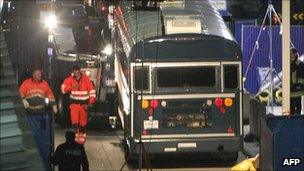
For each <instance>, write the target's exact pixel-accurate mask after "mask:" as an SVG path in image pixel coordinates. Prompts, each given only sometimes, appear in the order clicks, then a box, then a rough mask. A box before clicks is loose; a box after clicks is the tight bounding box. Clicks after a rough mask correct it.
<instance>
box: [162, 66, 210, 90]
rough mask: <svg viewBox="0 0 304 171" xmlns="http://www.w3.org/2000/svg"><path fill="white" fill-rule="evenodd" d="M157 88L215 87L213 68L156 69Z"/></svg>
mask: <svg viewBox="0 0 304 171" xmlns="http://www.w3.org/2000/svg"><path fill="white" fill-rule="evenodd" d="M157 86H158V87H160V88H165V87H215V67H169V68H158V69H157Z"/></svg>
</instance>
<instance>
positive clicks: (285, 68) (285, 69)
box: [282, 0, 290, 115]
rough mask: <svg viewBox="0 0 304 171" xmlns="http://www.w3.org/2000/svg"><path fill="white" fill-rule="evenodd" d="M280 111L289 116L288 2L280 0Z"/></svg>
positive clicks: (287, 0)
mask: <svg viewBox="0 0 304 171" xmlns="http://www.w3.org/2000/svg"><path fill="white" fill-rule="evenodd" d="M282 20H283V23H282V24H283V34H282V73H283V76H282V77H283V78H282V91H283V100H282V111H283V115H290V44H289V42H290V0H282Z"/></svg>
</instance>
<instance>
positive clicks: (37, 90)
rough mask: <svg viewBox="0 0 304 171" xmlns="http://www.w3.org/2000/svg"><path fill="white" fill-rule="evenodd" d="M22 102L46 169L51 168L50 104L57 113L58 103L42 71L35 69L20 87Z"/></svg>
mask: <svg viewBox="0 0 304 171" xmlns="http://www.w3.org/2000/svg"><path fill="white" fill-rule="evenodd" d="M19 93H20V96H21V98H22V103H23V105H24V108H25V109H26V114H27V115H26V117H27V120H28V124H29V126H30V128H31V131H32V134H33V136H34V139H35V141H36V144H37V145H38V150H39V153H40V155H41V157H42V159H43V164H44V168H45V170H51V167H50V162H49V160H48V158H49V155H50V153H51V150H52V146H53V142H52V136H53V135H52V132H53V131H52V129H53V128H52V122H51V121H52V116H50V115H49V114H50V113H49V111H48V108H47V107H48V106H52V109H53V112H54V113H57V105H56V101H55V97H54V95H53V92H52V90H51V88H50V86H49V84H48V83H47V82H46V81H44V80H42V71H41V69H39V68H36V69H34V72H33V75H32V77H31V78H28V79H26V80H25V81H24V82H23V83H22V84H21V86H20V88H19Z"/></svg>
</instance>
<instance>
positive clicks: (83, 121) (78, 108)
mask: <svg viewBox="0 0 304 171" xmlns="http://www.w3.org/2000/svg"><path fill="white" fill-rule="evenodd" d="M70 114H71V123H72V125H74V124H77V125H80V126H87V122H88V112H87V109H86V105H83V104H75V103H72V104H71V105H70Z"/></svg>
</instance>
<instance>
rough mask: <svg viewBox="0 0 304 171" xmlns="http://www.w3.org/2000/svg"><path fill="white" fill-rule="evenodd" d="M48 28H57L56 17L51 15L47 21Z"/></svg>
mask: <svg viewBox="0 0 304 171" xmlns="http://www.w3.org/2000/svg"><path fill="white" fill-rule="evenodd" d="M45 25H46V27H48V28H50V29H53V28H55V27H56V26H57V18H56V16H55V15H51V16H49V17H48V18H46V20H45Z"/></svg>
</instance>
